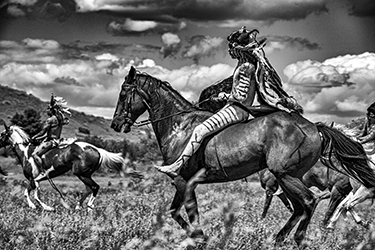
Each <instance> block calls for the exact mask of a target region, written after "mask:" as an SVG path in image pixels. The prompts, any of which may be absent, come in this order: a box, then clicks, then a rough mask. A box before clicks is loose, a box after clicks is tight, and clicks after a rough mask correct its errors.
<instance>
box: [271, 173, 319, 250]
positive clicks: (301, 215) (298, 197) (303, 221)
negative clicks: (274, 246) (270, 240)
mask: <svg viewBox="0 0 375 250" xmlns="http://www.w3.org/2000/svg"><path fill="white" fill-rule="evenodd" d="M276 176H277V174H276ZM278 182H279V184H280V186H281V187H282V188H283V190H284V192H285V194H286V196H287V198H288V199H289V200H290V201H291V202H292V204H293V208H294V211H293V214H292V216H291V217H290V219H289V220H288V222H287V223H286V224H285V225H284V227H283V228H282V229H281V230H280V232H279V233H278V234H277V236H276V243H281V242H283V241H284V240H285V239H286V237H287V236H288V235H289V233H290V232H291V231H292V229H293V228H294V227H295V226H296V224H297V223H298V222H299V225H298V227H297V230H296V233H295V235H294V240H295V242H296V243H297V245H298V246H301V245H302V241H303V240H304V238H305V235H306V230H307V226H308V224H309V223H310V220H311V217H312V215H313V213H314V210H315V207H316V198H315V197H314V195H313V193H312V192H311V191H310V190H309V189H308V188H307V187H306V186H305V185H304V184H303V183H302V181H301V180H300V179H298V178H296V177H292V176H290V175H287V174H284V175H281V176H279V177H278Z"/></svg>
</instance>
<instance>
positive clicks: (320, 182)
mask: <svg viewBox="0 0 375 250" xmlns="http://www.w3.org/2000/svg"><path fill="white" fill-rule="evenodd" d="M259 179H260V182H261V186H262V187H263V188H264V189H265V191H266V200H265V203H264V207H263V213H262V218H264V217H266V214H267V211H268V209H269V207H270V204H271V201H272V198H273V196H274V195H277V196H278V197H279V198H280V199H281V201H282V202H283V203H284V205H285V206H286V207H287V208H288V210H289V211H290V210H291V208H290V204H289V201H288V200H287V199H286V197H285V194H284V192H282V190H279V189H278V187H279V184H278V183H277V180H276V177H275V176H274V175H273V174H271V172H270V171H269V170H268V169H264V170H262V171H260V172H259ZM302 182H303V184H305V185H306V186H307V187H309V188H311V187H316V188H317V189H319V191H320V192H321V193H318V194H317V197H318V202H319V201H321V200H323V199H328V198H329V199H330V201H329V204H328V209H327V211H326V213H325V215H324V219H323V221H322V223H323V226H325V227H327V225H328V222H329V220H330V218H331V217H332V215H333V213H334V212H335V210H336V208H337V206H338V205H339V204H340V202H341V201H342V200H343V199H344V198H345V197H346V196H347V195H348V194H349V193H350V191H351V190H352V186H351V184H350V180H349V177H348V176H346V175H344V174H342V173H340V172H337V171H335V170H332V169H330V168H327V167H326V166H325V165H323V164H322V163H321V162H320V161H318V162H317V163H316V164H315V165H314V166H313V167H312V168H311V169H310V170H309V171H307V172H306V174H304V175H303V177H302Z"/></svg>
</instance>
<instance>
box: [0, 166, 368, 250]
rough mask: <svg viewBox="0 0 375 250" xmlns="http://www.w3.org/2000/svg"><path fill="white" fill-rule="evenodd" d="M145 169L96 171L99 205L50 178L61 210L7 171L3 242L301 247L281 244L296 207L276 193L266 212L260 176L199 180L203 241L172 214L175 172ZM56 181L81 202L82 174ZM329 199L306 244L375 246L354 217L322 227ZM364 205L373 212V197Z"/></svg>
mask: <svg viewBox="0 0 375 250" xmlns="http://www.w3.org/2000/svg"><path fill="white" fill-rule="evenodd" d="M143 172H144V173H145V177H146V178H145V179H144V180H143V181H141V182H133V181H130V180H122V179H120V178H119V177H114V176H112V177H111V176H108V177H95V176H94V179H95V180H97V181H98V182H99V184H100V185H101V189H100V190H99V195H98V199H97V200H96V201H95V204H96V208H95V209H94V211H92V212H88V211H86V210H81V211H75V210H73V209H66V208H64V206H63V205H62V204H61V203H60V200H59V199H60V198H59V195H58V194H57V192H56V191H54V190H53V189H52V188H51V187H50V186H49V184H48V182H45V183H43V184H42V190H43V193H42V196H41V197H42V200H43V201H45V202H46V203H47V204H49V205H54V206H55V208H56V209H57V211H56V212H45V211H42V210H41V209H40V208H38V209H36V210H31V209H30V208H28V207H27V203H26V200H25V199H24V197H23V191H24V187H25V181H24V179H23V178H22V176H21V177H20V176H17V177H12V176H10V177H6V178H4V177H0V196H1V199H0V249H7V250H8V249H46V250H47V249H53V250H60V249H76V250H78V249H119V250H120V249H121V250H125V249H153V250H156V249H163V250H169V249H171V250H172V249H173V250H176V249H177V250H178V249H181V250H182V249H208V250H211V249H212V250H216V249H236V250H240V249H243V250H250V249H254V250H255V249H256V250H259V249H276V250H284V249H285V250H290V249H297V246H296V245H295V243H294V241H293V239H292V236H290V237H288V239H287V240H286V241H285V243H284V244H283V245H282V246H277V247H275V246H274V235H275V234H276V233H277V232H278V230H280V229H281V227H282V226H283V225H284V223H285V222H286V220H287V219H288V218H289V216H290V214H289V212H288V211H287V209H286V208H284V207H283V205H282V203H281V202H280V201H279V200H278V199H276V198H275V199H274V201H273V204H272V205H271V208H270V210H269V214H268V216H267V218H265V219H263V220H262V219H261V211H262V208H263V202H264V191H263V190H262V189H261V188H260V185H259V184H258V183H257V182H248V183H246V182H242V181H237V182H231V183H224V184H211V185H201V186H199V187H198V188H197V193H198V203H199V211H200V215H201V216H200V219H201V225H202V228H203V230H204V232H205V233H206V234H207V236H208V240H207V242H205V243H203V242H195V241H194V240H193V239H191V238H189V237H187V235H186V233H185V232H184V231H183V230H181V229H180V227H179V226H178V225H177V223H176V222H175V221H174V220H173V219H171V217H170V215H169V212H168V209H169V206H170V203H171V201H172V198H173V195H174V188H173V186H172V185H171V183H170V180H169V179H168V178H167V177H166V176H164V175H162V174H160V173H157V172H156V171H154V169H151V168H144V170H143ZM55 182H56V185H57V186H58V187H59V188H60V190H61V191H62V193H63V194H64V197H65V199H66V202H67V203H68V204H69V205H71V206H72V207H74V206H75V203H76V202H77V201H78V198H79V193H80V192H82V191H83V190H84V186H83V184H81V183H80V182H79V180H78V179H75V178H74V177H60V178H57V179H56V181H55ZM327 204H328V203H327V202H326V201H323V202H322V203H321V204H320V205H319V206H318V207H317V209H316V212H315V214H314V217H313V219H312V222H311V224H310V226H309V228H308V235H307V240H306V243H307V245H308V247H307V248H306V249H319V250H322V249H327V250H328V249H329V250H339V249H340V250H341V249H358V250H364V249H375V230H365V229H364V228H361V227H360V226H357V225H356V224H355V223H354V222H353V221H352V220H348V221H344V220H340V221H339V223H338V227H337V228H336V230H335V231H333V232H328V231H325V230H322V229H321V228H320V221H321V220H322V219H323V215H324V212H325V209H326V207H327ZM357 210H358V211H359V213H360V215H362V216H363V217H364V218H367V219H369V220H373V218H374V208H373V207H372V206H371V203H370V202H366V203H365V204H364V205H360V206H359V207H358V209H357ZM184 216H185V218H186V215H184ZM292 233H294V232H292Z"/></svg>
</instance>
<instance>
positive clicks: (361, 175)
mask: <svg viewBox="0 0 375 250" xmlns="http://www.w3.org/2000/svg"><path fill="white" fill-rule="evenodd" d="M315 125H316V127H317V129H318V131H319V133H320V134H321V136H322V137H323V142H322V152H321V155H320V160H321V162H322V163H323V164H324V165H325V166H327V167H329V168H331V169H334V170H336V171H338V172H341V173H343V174H345V175H348V176H349V177H352V178H354V179H356V180H357V181H359V182H360V183H361V184H363V185H364V186H365V187H367V188H370V187H375V172H374V170H373V169H372V168H371V167H370V166H369V159H368V158H367V155H366V152H365V150H364V148H363V146H362V144H360V143H359V142H356V141H354V140H353V139H351V138H350V137H349V136H347V135H345V134H344V133H343V132H341V131H340V130H338V129H335V128H333V127H329V126H327V125H325V124H323V123H315Z"/></svg>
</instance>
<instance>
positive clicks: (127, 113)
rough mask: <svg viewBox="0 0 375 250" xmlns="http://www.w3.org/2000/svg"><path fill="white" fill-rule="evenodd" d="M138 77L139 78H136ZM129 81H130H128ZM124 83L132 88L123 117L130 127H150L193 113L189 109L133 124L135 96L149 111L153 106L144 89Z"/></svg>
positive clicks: (133, 84)
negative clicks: (132, 106) (132, 111)
mask: <svg viewBox="0 0 375 250" xmlns="http://www.w3.org/2000/svg"><path fill="white" fill-rule="evenodd" d="M135 77H137V76H135ZM147 80H148V77H146V79H145V80H144V83H145V82H146V81H147ZM127 81H128V80H127ZM127 81H126V82H124V84H125V85H126V86H127V87H128V88H130V89H128V90H127V91H126V96H127V92H128V91H130V98H128V100H127V103H126V106H125V109H126V110H125V112H124V113H123V116H125V122H127V123H128V124H130V125H134V126H136V127H141V126H144V125H148V124H152V123H156V122H160V121H163V120H165V119H168V118H171V117H174V116H177V115H181V114H184V113H189V112H191V111H192V110H191V109H187V110H181V111H179V112H176V113H174V114H170V115H167V116H164V117H161V118H158V119H154V120H151V119H150V118H148V119H146V120H142V121H139V122H133V121H132V120H131V117H130V114H131V113H130V112H131V105H132V100H133V99H134V96H135V94H138V96H139V97H140V98H141V100H142V102H143V103H144V104H145V106H146V107H147V110H151V106H150V104H149V103H148V99H149V98H148V95H147V93H146V92H145V91H144V90H143V89H142V88H140V87H139V86H138V85H137V84H135V83H129V82H127ZM210 99H211V98H206V99H204V100H203V101H201V102H199V103H197V104H195V105H194V106H195V107H196V106H199V105H200V104H202V103H204V102H206V101H208V100H210Z"/></svg>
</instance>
